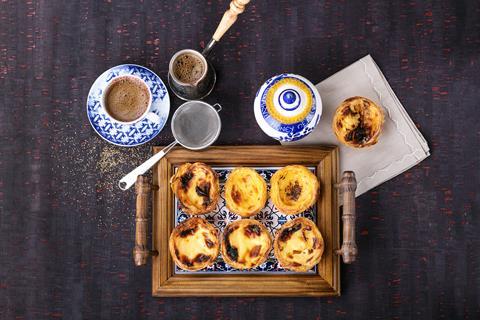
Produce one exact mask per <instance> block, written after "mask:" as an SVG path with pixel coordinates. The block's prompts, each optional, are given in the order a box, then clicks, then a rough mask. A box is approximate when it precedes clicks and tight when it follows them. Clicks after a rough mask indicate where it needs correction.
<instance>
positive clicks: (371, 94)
mask: <svg viewBox="0 0 480 320" xmlns="http://www.w3.org/2000/svg"><path fill="white" fill-rule="evenodd" d="M316 87H317V89H318V91H319V92H320V95H321V97H322V104H323V111H322V117H321V120H320V123H319V124H318V126H317V127H316V129H315V130H314V131H313V132H312V133H311V134H309V135H308V136H306V137H305V138H303V139H301V140H299V141H295V142H282V144H285V145H297V144H298V145H301V144H305V145H306V144H308V145H312V144H323V145H325V144H328V145H337V146H339V148H340V169H341V171H345V170H352V171H354V172H355V175H356V177H357V184H358V186H357V191H356V196H359V195H361V194H362V193H364V192H367V191H368V190H370V189H372V188H374V187H376V186H378V185H379V184H381V183H383V182H385V181H387V180H389V179H391V178H393V177H395V176H397V175H399V174H400V173H402V172H404V171H406V170H408V169H410V168H411V167H413V166H414V165H416V164H418V163H419V162H420V161H422V160H423V159H425V158H426V157H428V156H429V155H430V152H429V150H430V149H429V147H428V144H427V141H426V140H425V138H424V137H423V136H422V134H421V133H420V131H418V129H417V127H416V126H415V124H414V123H413V121H412V119H411V118H410V117H409V115H408V114H407V111H406V110H405V108H404V107H403V105H402V104H401V102H400V101H399V100H398V98H397V96H396V95H395V93H394V92H393V90H392V88H391V87H390V85H389V84H388V82H387V79H385V77H384V75H383V74H382V71H381V70H380V69H379V67H378V66H377V64H376V63H375V61H373V58H372V57H371V56H370V55H368V56H365V57H363V58H362V59H360V60H358V61H357V62H355V63H353V64H351V65H350V66H348V67H346V68H345V69H343V70H341V71H339V72H337V73H335V74H334V75H332V76H331V77H329V78H328V79H326V80H324V81H322V82H320V83H319V84H317V85H316ZM352 96H363V97H367V98H369V99H371V100H373V101H375V102H376V103H378V104H379V105H381V106H382V107H383V108H384V110H385V123H384V128H383V132H382V134H381V135H380V138H379V141H378V143H377V144H376V145H374V146H372V147H367V148H363V149H354V148H350V147H347V146H344V145H343V144H341V143H340V142H339V141H338V140H337V138H336V137H335V134H334V133H333V130H332V119H333V115H334V113H335V110H336V108H337V107H338V106H339V105H340V103H341V102H342V101H343V100H345V99H347V98H349V97H352Z"/></svg>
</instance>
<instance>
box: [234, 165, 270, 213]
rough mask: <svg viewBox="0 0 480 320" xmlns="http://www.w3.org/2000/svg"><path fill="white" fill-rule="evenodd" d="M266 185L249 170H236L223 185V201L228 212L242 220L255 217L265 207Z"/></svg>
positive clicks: (260, 177)
mask: <svg viewBox="0 0 480 320" xmlns="http://www.w3.org/2000/svg"><path fill="white" fill-rule="evenodd" d="M267 196H268V194H267V183H266V182H265V180H264V179H263V177H262V176H261V175H259V174H258V173H257V172H256V171H255V170H253V169H250V168H236V169H234V170H233V171H231V172H230V174H229V175H228V178H227V182H226V183H225V201H226V204H227V208H228V210H230V211H231V212H233V213H236V214H238V215H240V216H242V217H244V218H248V217H251V216H253V215H256V214H257V213H258V212H260V210H262V209H263V207H265V202H266V201H267Z"/></svg>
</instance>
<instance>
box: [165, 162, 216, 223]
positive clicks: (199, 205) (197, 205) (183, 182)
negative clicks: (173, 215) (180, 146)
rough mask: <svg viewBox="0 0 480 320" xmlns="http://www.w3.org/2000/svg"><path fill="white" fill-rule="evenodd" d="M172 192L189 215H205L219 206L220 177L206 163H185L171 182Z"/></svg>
mask: <svg viewBox="0 0 480 320" xmlns="http://www.w3.org/2000/svg"><path fill="white" fill-rule="evenodd" d="M170 186H171V188H172V191H173V192H174V193H175V195H176V196H177V198H178V200H179V201H180V203H181V205H182V208H183V211H185V212H186V213H188V214H192V215H198V214H205V213H208V212H210V211H212V210H213V209H215V207H216V206H217V202H218V198H219V195H220V184H219V182H218V175H217V173H216V172H215V171H213V169H212V168H210V167H209V166H207V165H206V164H205V163H201V162H195V163H184V164H182V165H181V166H180V167H179V168H178V169H177V172H176V173H175V175H174V176H173V177H172V178H171V180H170Z"/></svg>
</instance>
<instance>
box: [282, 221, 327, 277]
mask: <svg viewBox="0 0 480 320" xmlns="http://www.w3.org/2000/svg"><path fill="white" fill-rule="evenodd" d="M273 247H274V252H275V257H276V258H277V259H278V261H279V262H280V265H281V266H282V267H283V268H285V269H287V270H292V271H297V272H305V271H308V270H310V269H312V268H313V267H314V266H315V265H316V264H317V263H319V262H320V260H321V258H322V254H323V248H324V244H323V237H322V234H321V233H320V231H319V230H318V228H317V226H316V225H315V223H314V222H313V221H312V220H310V219H307V218H302V217H300V218H296V219H293V220H291V221H288V222H287V223H285V224H284V225H283V226H282V228H280V230H278V232H277V235H276V236H275V242H274V244H273Z"/></svg>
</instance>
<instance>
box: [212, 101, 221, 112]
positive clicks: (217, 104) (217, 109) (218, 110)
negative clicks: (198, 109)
mask: <svg viewBox="0 0 480 320" xmlns="http://www.w3.org/2000/svg"><path fill="white" fill-rule="evenodd" d="M212 107H213V108H214V109H215V111H217V112H220V111H222V105H221V104H220V103H215V104H214V105H213V106H212Z"/></svg>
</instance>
